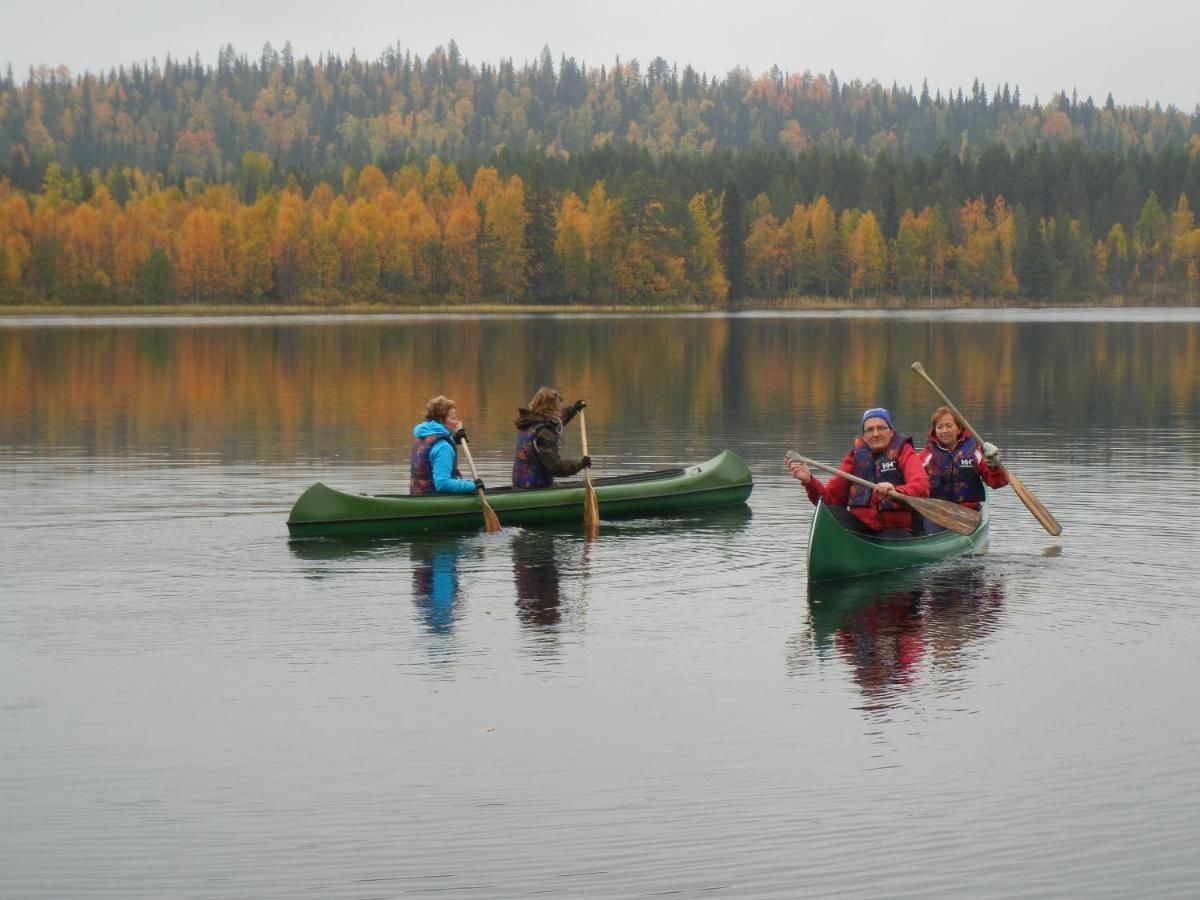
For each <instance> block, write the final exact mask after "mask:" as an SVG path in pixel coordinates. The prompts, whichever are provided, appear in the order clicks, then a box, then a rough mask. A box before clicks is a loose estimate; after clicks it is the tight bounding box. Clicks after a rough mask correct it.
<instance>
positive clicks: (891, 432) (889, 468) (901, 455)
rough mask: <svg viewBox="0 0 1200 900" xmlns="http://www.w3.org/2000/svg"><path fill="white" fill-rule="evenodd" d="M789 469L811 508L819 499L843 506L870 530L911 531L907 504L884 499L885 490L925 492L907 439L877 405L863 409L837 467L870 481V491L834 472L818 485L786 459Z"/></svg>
mask: <svg viewBox="0 0 1200 900" xmlns="http://www.w3.org/2000/svg"><path fill="white" fill-rule="evenodd" d="M788 468H789V469H790V470H791V472H792V476H793V477H794V478H796V479H797V480H798V481H799V482H800V483H801V484H803V485H804V490H805V492H806V493H807V494H808V499H809V500H810V501H812V504H813V506H816V505H817V502H818V501H821V500H824V501H825V505H826V506H828V507H830V508H831V509H838V508H848V509H849V510H850V512H851V513H852V514H853V515H854V517H855V518H857V519H858V520H859V521H860V522H862V524H863V525H865V526H866V527H867V528H869V529H871V531H874V532H879V533H884V534H887V533H889V532H890V533H893V534H899V533H902V532H906V533H909V534H911V533H912V528H913V517H912V513H911V512H910V511H909V508H908V507H907V506H905V505H904V504H903V503H898V502H896V501H895V500H891V499H889V498H888V495H889V494H891V493H893V492H894V493H898V494H907V495H908V496H909V497H928V496H929V475H928V473H926V471H925V467H924V466H922V465H921V457H920V456H919V455H918V454H917V452H916V450H914V449H913V442H912V438H910V437H909V436H908V435H906V434H901V433H900V432H898V431H896V430H895V428H894V427H893V426H892V414H891V413H889V412H888V411H887V410H886V409H884V408H883V407H882V406H876V407H873V408H871V409H868V410H867V411H866V412H864V413H863V415H862V434H861V435H860V436H859V437H857V438H855V439H854V446H853V447H852V448H851V449H850V452H849V453H847V454H846V458H845V459H843V460H842V465H841V467H840V468H841V470H842V471H843V472H847V473H849V474H851V475H857V476H858V477H859V478H865V479H867V480H868V481H873V482H875V489H874V490H871V489H870V488H865V487H861V486H859V485H856V484H852V483H851V482H849V481H847V480H846V479H845V478H840V477H838V476H836V475H835V476H834V477H833V478H831V479H830V481H829V484H827V485H826V484H822V483H821V481H820V479H818V478H817V477H816V476H815V475H813V473H812V471H811V470H810V469H809V468H808V466H806V465H804V463H801V462H794V461H792V460H789V461H788Z"/></svg>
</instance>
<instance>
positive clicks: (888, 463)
mask: <svg viewBox="0 0 1200 900" xmlns="http://www.w3.org/2000/svg"><path fill="white" fill-rule="evenodd" d="M879 471H880V473H881V474H882V473H883V472H895V471H896V461H895V460H894V459H885V460H883V462H881V463H880V464H879Z"/></svg>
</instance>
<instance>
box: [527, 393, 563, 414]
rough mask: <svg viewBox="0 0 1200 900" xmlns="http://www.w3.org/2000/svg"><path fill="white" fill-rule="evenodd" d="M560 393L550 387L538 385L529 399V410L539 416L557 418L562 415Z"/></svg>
mask: <svg viewBox="0 0 1200 900" xmlns="http://www.w3.org/2000/svg"><path fill="white" fill-rule="evenodd" d="M562 408H563V398H562V394H560V393H559V392H558V391H556V390H555V389H554V388H552V387H540V388H538V389H537V393H536V394H534V395H533V399H532V400H530V401H529V411H530V412H532V413H537V414H538V415H539V416H548V417H551V418H557V417H559V416H561V415H562Z"/></svg>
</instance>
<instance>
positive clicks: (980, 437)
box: [911, 362, 987, 444]
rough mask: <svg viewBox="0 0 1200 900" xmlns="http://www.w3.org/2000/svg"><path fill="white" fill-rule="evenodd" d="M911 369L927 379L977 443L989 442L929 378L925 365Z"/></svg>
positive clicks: (916, 365)
mask: <svg viewBox="0 0 1200 900" xmlns="http://www.w3.org/2000/svg"><path fill="white" fill-rule="evenodd" d="M911 368H912V370H913V371H914V372H916V373H917V374H918V375H920V376H921V377H922V378H924V379H925V381H926V382H927V383H928V385H929V386H930V387H931V388H933V392H934V393H935V394H937V395H938V396H939V397H941V398H942V402H943V403H945V404H946V405H947V406H948V407H950V411H951V412H953V413H954V414H955V415H956V416H958V417H959V418H960V419H962V422H963V424H964V425H966V426H967V431H969V432H971V434H973V435H975V439H976V440H977V441H979V443H980V444H986V443H987V441H985V440H984V439H983V435H982V434H980V433H979V432H978V431H976V430H975V426H974V425H972V424H971V423H970V422H968V421H967V417H966V416H964V415H963V414H962V412H961V411H960V410H959V408H958V407H957V406H955V405H954V404H953V403H952V402H951V401H950V398H949V397H947V396H946V395H945V394H943V393H942V389H941V388H940V387H938V386H937V384H936V383H934V380H933V379H932V378H930V377H929V373H928V372H926V371H925V367H924V366H923V365H921V364H920V363H919V362H915V363H913V364H912V366H911Z"/></svg>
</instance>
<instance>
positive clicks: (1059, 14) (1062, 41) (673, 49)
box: [0, 0, 1200, 112]
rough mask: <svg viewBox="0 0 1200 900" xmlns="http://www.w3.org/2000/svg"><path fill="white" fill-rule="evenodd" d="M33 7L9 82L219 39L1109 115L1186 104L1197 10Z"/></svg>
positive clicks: (194, 48)
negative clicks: (926, 94) (1011, 100)
mask: <svg viewBox="0 0 1200 900" xmlns="http://www.w3.org/2000/svg"><path fill="white" fill-rule="evenodd" d="M47 10H48V8H47V7H42V6H41V5H40V4H36V3H28V2H24V0H0V64H3V63H6V62H9V63H11V64H12V66H13V68H14V70H15V74H16V75H17V76H18V77H19V78H23V77H24V75H25V73H26V71H27V70H28V67H29V66H30V65H38V64H41V63H46V64H51V65H58V64H63V65H66V66H68V67H69V68H70V69H71V71H72V72H76V73H77V72H80V71H82V70H92V71H96V70H99V69H105V70H107V69H108V68H110V67H115V66H116V65H119V64H123V63H124V64H128V63H130V62H132V61H142V60H150V59H151V58H154V57H156V58H157V59H158V60H159V61H160V62H161V61H162V60H163V59H164V58H165V57H166V55H167V54H170V55H172V56H175V57H182V56H193V55H195V54H196V53H199V54H200V58H201V59H202V60H203V61H204V62H205V63H206V64H209V65H212V64H215V62H216V58H217V51H218V49H219V48H220V47H222V46H224V45H225V44H227V43H228V44H232V45H233V46H234V48H235V49H237V50H238V51H239V52H245V53H246V54H248V55H250V56H257V55H258V53H259V51H260V50H261V49H262V46H263V44H264V43H265V42H267V41H270V42H271V44H272V45H273V46H274V47H275V48H276V49H281V48H282V47H283V45H284V42H285V41H289V40H290V41H291V42H292V47H293V49H294V51H295V54H296V56H297V58H300V57H303V56H310V57H312V58H313V59H316V57H317V56H318V55H319V54H320V53H321V52H323V51H326V50H332V51H334V52H336V53H338V54H340V55H342V56H349V54H350V52H351V50H356V51H357V52H358V54H359V56H360V57H361V58H364V59H375V58H377V57H378V56H379V55H380V53H381V52H382V51H383V50H384V49H385V48H386V47H387V46H388V45H389V44H394V43H399V44H400V46H401V47H402V48H405V49H408V50H411V51H412V52H413V53H414V54H419V55H421V56H426V55H428V54H429V52H430V51H432V50H433V49H434V48H435V47H436V46H438V45H439V44H442V45H445V44H447V43H449V41H450V40H451V39H452V38H453V39H454V40H455V41H456V42H457V43H458V46H459V49H460V50H461V52H462V54H463V55H464V56H465V57H466V58H467V59H468V60H470V62H472V63H473V64H475V65H478V64H479V63H480V62H491V63H495V62H497V61H498V60H500V59H501V58H504V57H511V58H512V59H513V60H514V61H515V62H516V63H517V64H518V65H519V64H521V63H523V62H525V61H526V60H533V59H536V58H537V57H538V55H539V53H540V51H541V49H542V47H543V45H548V46H549V47H550V49H551V51H552V52H553V55H554V60H555V63H556V64H557V62H558V59H559V57H560V55H562V54H565V55H567V56H568V57H572V56H573V57H575V59H576V60H577V61H579V62H585V63H587V64H588V65H589V66H599V65H600V64H601V63H603V64H606V65H611V63H612V61H613V60H614V59H615V58H616V57H617V56H618V55H619V56H620V57H621V59H622V60H626V61H627V60H629V59H637V60H639V61H640V62H641V63H642V64H643V66H644V65H645V63H647V62H649V61H650V60H651V59H653V58H654V57H655V56H662V57H663V58H664V59H666V60H667V61H668V62H673V63H678V64H679V67H680V68H681V69H682V68H683V66H684V65H685V64H688V63H690V64H691V65H692V66H693V67H694V68H696V69H697V70H700V71H703V72H707V73H708V74H710V75H724V74H725V73H726V72H728V71H729V70H730V69H732V68H734V67H735V66H742V67H744V68H747V69H749V70H750V71H751V72H753V73H754V74H760V73H762V72H765V71H767V70H768V69H770V67H771V66H772V65H778V66H779V67H780V68H781V69H783V70H785V71H788V72H796V73H798V72H803V71H804V70H805V69H808V70H809V71H811V72H813V73H819V72H829V71H830V70H831V69H832V70H834V71H836V72H837V75H838V77H839V78H840V79H842V80H843V81H846V80H852V79H856V78H857V79H862V80H863V81H868V80H871V79H878V80H879V81H880V82H882V83H883V84H884V85H890V84H891V83H892V82H893V81H896V82H897V83H899V84H900V85H901V86H909V85H911V86H913V87H914V88H918V89H919V87H920V84H921V81H922V79H928V81H929V85H930V90H931V91H933V90H936V89H939V88H940V89H941V90H942V91H943V92H945V91H947V90H953V89H957V88H959V87H962V88H963V89H964V91H965V90H968V89H969V88H970V86H971V82H972V81H973V80H974V79H976V78H978V79H979V80H980V81H981V82H983V84H984V85H985V86H986V87H987V88H988V91H989V93H991V92H992V91H993V90H994V89H995V87H997V86H1000V85H1003V83H1004V82H1008V83H1009V84H1010V85H1012V86H1017V85H1019V86H1020V88H1021V97H1022V99H1023V100H1024V101H1026V102H1029V101H1031V100H1032V99H1033V97H1034V95H1035V94H1036V95H1038V96H1039V97H1040V98H1041V99H1042V100H1045V99H1047V98H1048V97H1049V96H1050V95H1051V94H1053V93H1056V92H1057V91H1059V90H1060V89H1066V91H1067V92H1068V93H1070V92H1071V90H1072V89H1076V90H1078V92H1079V97H1080V99H1081V100H1082V99H1084V98H1086V97H1087V96H1088V95H1091V96H1092V97H1093V98H1094V99H1095V101H1096V102H1097V103H1102V102H1103V101H1104V98H1105V97H1106V96H1107V94H1108V93H1109V92H1111V93H1112V95H1113V97H1114V99H1115V100H1116V101H1117V103H1118V104H1140V103H1142V102H1145V101H1149V102H1151V103H1154V102H1156V101H1157V102H1160V103H1162V104H1163V105H1164V106H1165V105H1167V104H1169V103H1174V104H1175V105H1176V106H1178V107H1180V108H1181V109H1183V110H1185V111H1187V112H1191V111H1193V109H1194V108H1195V107H1196V105H1197V104H1200V67H1198V66H1197V63H1196V56H1195V51H1196V47H1197V35H1200V3H1197V2H1196V0H1140V2H1136V3H1129V2H1121V3H1115V2H1111V0H1091V2H1087V3H1085V2H1082V0H1008V2H1006V3H983V2H978V0H976V2H970V0H957V2H942V0H909V2H906V3H897V2H890V3H884V2H880V0H857V2H839V0H821V2H819V3H816V2H810V0H792V2H788V0H772V2H767V0H732V2H729V0H720V2H714V0H640V2H638V0H603V2H591V3H587V4H582V3H571V2H568V0H517V2H515V3H513V2H509V3H505V2H495V0H492V2H488V3H483V2H480V0H457V2H455V0H450V2H446V0H422V2H419V3H418V2H412V0H341V2H325V3H319V4H318V3H312V2H307V0H239V2H232V0H210V2H208V3H188V4H175V3H170V2H166V0H106V2H96V0H86V2H83V0H64V2H60V3H57V4H54V6H53V16H52V18H47V16H48V12H47Z"/></svg>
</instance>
